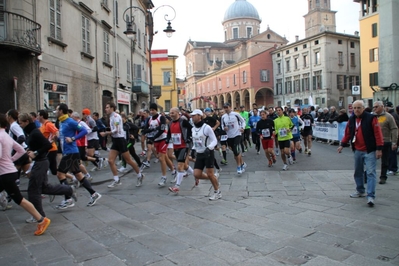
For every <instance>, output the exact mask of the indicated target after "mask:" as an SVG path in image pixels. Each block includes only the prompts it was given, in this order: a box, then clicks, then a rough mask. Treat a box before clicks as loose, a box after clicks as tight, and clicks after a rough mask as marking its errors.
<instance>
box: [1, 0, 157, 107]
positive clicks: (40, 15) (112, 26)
mask: <svg viewBox="0 0 399 266" xmlns="http://www.w3.org/2000/svg"><path fill="white" fill-rule="evenodd" d="M132 3H133V5H134V6H137V7H139V8H140V9H143V10H146V9H147V8H151V7H153V6H152V3H151V1H148V0H140V1H137V0H135V1H132ZM128 4H129V3H127V1H116V0H101V1H99V0H82V1H69V0H36V1H33V0H32V1H11V0H0V7H1V8H2V10H3V11H2V14H3V16H2V17H1V16H0V45H1V46H2V48H5V49H1V51H0V58H1V59H2V61H3V62H7V63H5V64H3V65H2V67H1V68H3V69H4V70H5V69H8V71H1V73H2V74H0V76H1V79H0V83H1V84H0V85H1V90H2V92H4V94H5V95H7V99H6V101H5V104H4V105H2V109H1V111H2V112H5V111H6V110H7V109H11V108H16V109H18V110H19V111H22V112H27V111H36V110H38V109H42V108H44V109H48V110H53V109H54V108H55V107H56V105H57V104H58V103H66V104H68V105H69V106H70V107H71V108H72V109H76V110H80V109H83V108H90V109H91V110H93V111H94V110H95V111H99V112H100V113H102V112H103V110H104V107H105V104H106V102H108V101H114V102H115V103H117V104H118V109H120V110H121V111H125V112H130V111H137V109H139V108H141V107H142V105H143V104H146V103H147V102H148V91H149V90H148V87H149V86H148V84H149V82H148V80H149V76H148V52H147V46H148V39H147V37H146V23H145V20H146V16H145V13H144V12H135V23H136V31H137V34H136V36H135V38H134V39H129V38H127V37H126V36H125V34H124V33H123V31H124V30H125V29H126V23H125V18H126V17H125V16H124V15H125V14H124V12H125V10H126V9H127V8H128ZM15 18H17V19H15ZM16 20H19V21H21V22H22V23H25V25H24V26H23V27H22V26H20V25H21V23H13V21H16ZM18 27H19V28H18ZM21 43H24V45H21ZM16 48H17V49H16ZM21 58H23V60H21ZM14 77H15V78H16V79H14ZM14 80H16V81H15V82H14ZM14 84H17V85H14ZM15 87H16V88H15ZM133 87H135V91H134V92H132V90H133ZM14 88H15V90H14ZM13 90H14V91H15V97H13V96H14V95H13V94H14V92H13Z"/></svg>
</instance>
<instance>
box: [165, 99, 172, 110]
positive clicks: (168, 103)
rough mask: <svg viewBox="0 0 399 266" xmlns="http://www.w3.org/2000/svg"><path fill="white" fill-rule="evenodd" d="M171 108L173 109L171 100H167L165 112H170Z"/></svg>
mask: <svg viewBox="0 0 399 266" xmlns="http://www.w3.org/2000/svg"><path fill="white" fill-rule="evenodd" d="M170 108H172V106H171V104H170V100H165V110H170Z"/></svg>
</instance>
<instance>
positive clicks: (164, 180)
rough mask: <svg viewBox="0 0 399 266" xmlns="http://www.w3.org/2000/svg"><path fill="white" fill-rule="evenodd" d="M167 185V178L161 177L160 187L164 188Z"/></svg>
mask: <svg viewBox="0 0 399 266" xmlns="http://www.w3.org/2000/svg"><path fill="white" fill-rule="evenodd" d="M165 185H166V178H165V177H161V180H160V181H159V183H158V186H160V187H164V186H165Z"/></svg>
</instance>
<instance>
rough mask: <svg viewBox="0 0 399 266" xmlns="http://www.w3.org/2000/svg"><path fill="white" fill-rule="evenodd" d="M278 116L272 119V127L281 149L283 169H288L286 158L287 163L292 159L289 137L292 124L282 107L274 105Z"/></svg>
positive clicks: (290, 137) (291, 161)
mask: <svg viewBox="0 0 399 266" xmlns="http://www.w3.org/2000/svg"><path fill="white" fill-rule="evenodd" d="M276 111H277V115H278V117H277V118H276V119H274V128H275V134H276V135H277V138H278V145H279V147H280V150H281V159H282V160H283V162H284V166H283V170H284V171H286V170H287V169H288V165H287V159H288V163H289V164H293V163H294V161H293V160H292V157H291V151H290V146H291V139H292V133H291V131H292V129H293V128H294V124H293V123H292V121H291V119H290V118H289V117H288V116H285V115H284V112H283V108H282V107H280V106H279V107H276Z"/></svg>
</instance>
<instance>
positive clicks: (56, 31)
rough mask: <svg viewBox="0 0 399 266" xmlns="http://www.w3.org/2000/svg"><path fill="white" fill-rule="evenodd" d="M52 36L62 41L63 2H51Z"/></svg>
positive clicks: (57, 0)
mask: <svg viewBox="0 0 399 266" xmlns="http://www.w3.org/2000/svg"><path fill="white" fill-rule="evenodd" d="M50 36H51V37H52V38H54V39H57V40H60V41H62V36H61V0H50Z"/></svg>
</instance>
